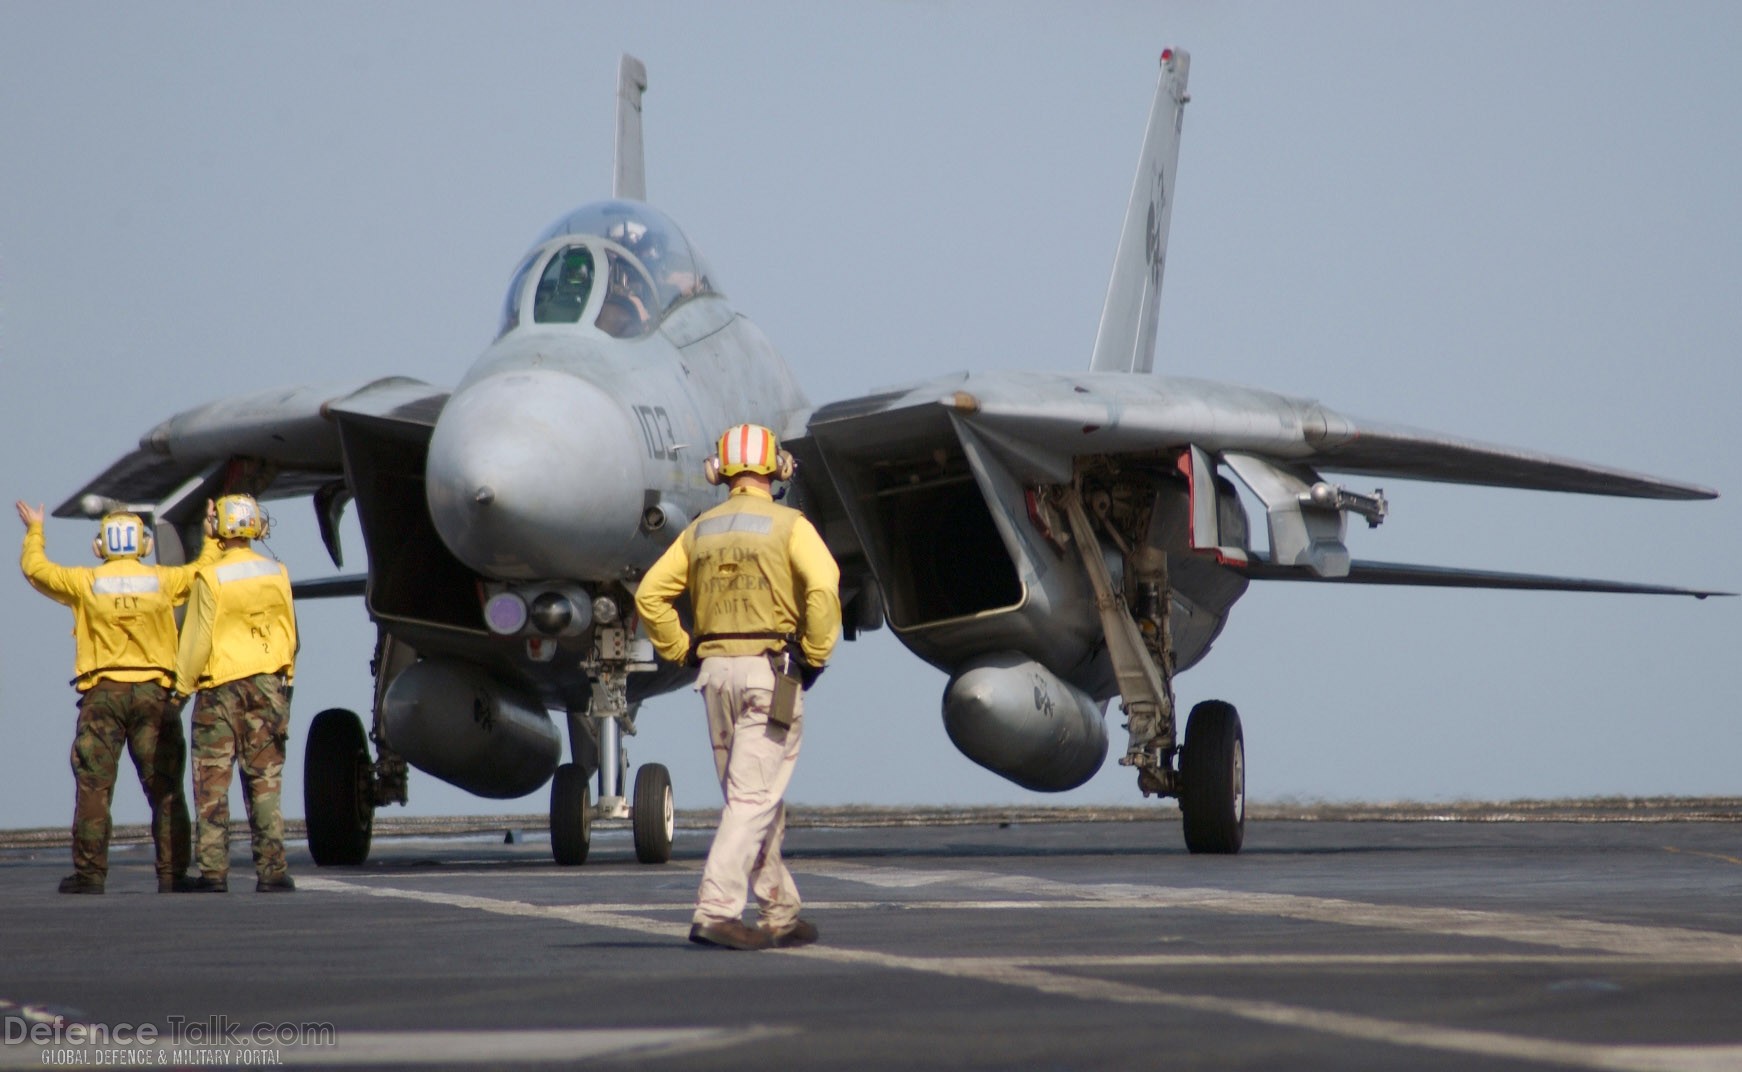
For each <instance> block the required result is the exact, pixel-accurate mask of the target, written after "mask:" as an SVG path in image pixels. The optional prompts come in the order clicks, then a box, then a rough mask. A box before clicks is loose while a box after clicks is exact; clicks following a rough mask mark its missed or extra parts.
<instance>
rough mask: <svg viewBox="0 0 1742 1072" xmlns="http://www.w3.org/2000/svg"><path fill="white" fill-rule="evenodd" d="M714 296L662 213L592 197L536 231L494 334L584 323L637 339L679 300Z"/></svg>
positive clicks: (694, 256)
mask: <svg viewBox="0 0 1742 1072" xmlns="http://www.w3.org/2000/svg"><path fill="white" fill-rule="evenodd" d="M715 293H718V291H716V290H715V289H714V283H713V279H712V276H711V273H710V272H709V271H708V269H707V266H706V265H705V264H704V263H703V261H702V258H701V256H700V255H699V254H698V253H697V252H696V250H695V248H694V247H693V246H691V245H690V242H689V239H688V238H687V237H685V236H684V233H683V232H682V231H681V230H679V229H678V226H677V224H675V223H673V222H672V221H671V219H670V218H668V217H667V216H666V215H665V214H664V213H662V212H660V211H659V210H658V209H655V208H653V207H652V206H650V205H645V204H642V203H641V202H639V201H595V202H593V203H592V204H589V205H583V206H581V207H580V208H578V209H576V210H575V211H573V212H571V213H569V214H568V215H567V216H564V217H563V218H562V219H560V220H558V221H557V222H556V223H554V224H552V225H551V226H550V227H549V228H548V229H547V230H546V231H545V232H544V234H543V235H541V236H539V239H538V242H537V243H536V244H535V245H534V246H533V249H532V252H531V253H529V254H527V256H526V258H525V260H523V261H522V262H521V264H520V267H519V268H518V269H517V270H516V271H515V273H514V281H513V282H512V283H510V284H509V286H508V296H507V300H506V301H505V302H504V305H503V310H502V328H501V331H500V332H498V334H499V335H505V334H507V333H508V332H509V331H512V330H513V329H515V328H517V327H520V326H522V325H525V324H580V323H590V324H592V325H593V326H594V327H597V328H598V329H599V330H601V331H603V332H605V333H606V334H608V335H611V336H613V337H615V338H619V339H633V338H639V337H640V336H642V335H645V334H647V333H648V332H650V331H652V330H653V329H654V328H655V327H657V326H658V324H659V321H660V320H661V319H662V318H663V317H664V316H665V314H666V313H667V312H669V311H670V310H671V309H673V308H675V307H676V306H677V305H678V304H679V303H681V302H683V301H684V300H686V299H688V298H691V297H694V296H696V295H698V294H715Z"/></svg>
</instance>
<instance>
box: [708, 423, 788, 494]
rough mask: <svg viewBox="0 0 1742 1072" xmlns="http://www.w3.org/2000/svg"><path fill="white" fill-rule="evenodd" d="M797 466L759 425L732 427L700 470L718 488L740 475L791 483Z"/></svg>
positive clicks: (726, 431)
mask: <svg viewBox="0 0 1742 1072" xmlns="http://www.w3.org/2000/svg"><path fill="white" fill-rule="evenodd" d="M795 468H797V463H796V462H795V461H794V460H793V457H792V455H791V454H788V453H787V452H786V451H784V450H781V449H780V440H778V439H776V438H774V433H773V432H771V431H769V430H768V429H766V428H764V427H762V426H761V425H760V424H735V425H733V426H732V427H730V428H728V429H726V430H725V431H724V432H723V433H721V435H720V442H719V444H718V445H717V446H716V447H715V449H714V456H713V457H711V458H709V459H708V460H707V461H706V462H705V463H704V464H703V467H702V472H703V475H705V476H706V477H707V478H708V483H710V484H721V483H724V482H725V481H727V480H729V479H731V478H732V477H735V476H737V475H738V474H739V473H758V474H760V475H762V476H772V477H774V478H775V479H777V480H791V479H792V471H793V470H794V469H795Z"/></svg>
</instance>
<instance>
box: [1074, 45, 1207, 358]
mask: <svg viewBox="0 0 1742 1072" xmlns="http://www.w3.org/2000/svg"><path fill="white" fill-rule="evenodd" d="M1191 66H1192V59H1191V57H1190V56H1188V55H1187V54H1186V53H1185V52H1184V51H1182V50H1180V49H1171V48H1170V49H1168V50H1167V51H1165V52H1163V53H1162V54H1161V84H1160V85H1159V86H1157V87H1156V90H1155V104H1154V105H1152V106H1151V107H1150V109H1149V130H1148V132H1147V133H1146V134H1145V135H1144V137H1143V156H1142V157H1141V158H1140V159H1139V160H1138V162H1137V178H1136V179H1135V180H1134V181H1133V182H1132V184H1131V203H1130V204H1129V205H1127V206H1126V208H1125V226H1124V229H1123V230H1121V231H1120V232H1119V252H1118V253H1116V254H1114V256H1113V278H1112V281H1111V282H1109V283H1108V284H1107V304H1106V305H1104V306H1102V307H1101V327H1100V330H1099V331H1097V332H1096V333H1095V356H1094V357H1093V358H1092V359H1091V360H1090V362H1089V368H1090V369H1091V370H1093V371H1095V372H1148V371H1149V370H1150V369H1151V368H1152V367H1153V366H1154V365H1155V325H1156V318H1157V314H1158V312H1159V311H1160V308H1161V270H1162V268H1163V266H1165V265H1166V263H1167V224H1168V220H1169V219H1170V218H1172V216H1173V176H1174V171H1175V169H1176V168H1177V167H1178V165H1179V130H1180V123H1181V122H1182V121H1183V120H1184V119H1185V108H1186V101H1188V100H1190V99H1191V98H1190V97H1189V96H1187V95H1186V76H1187V75H1188V74H1189V73H1190V72H1191Z"/></svg>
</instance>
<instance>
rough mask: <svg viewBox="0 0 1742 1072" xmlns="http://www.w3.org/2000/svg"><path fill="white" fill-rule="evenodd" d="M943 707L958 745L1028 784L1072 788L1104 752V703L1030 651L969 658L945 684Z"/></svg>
mask: <svg viewBox="0 0 1742 1072" xmlns="http://www.w3.org/2000/svg"><path fill="white" fill-rule="evenodd" d="M943 707H944V730H945V731H946V732H948V733H949V735H950V740H951V741H952V742H954V743H955V746H956V748H957V749H958V750H959V751H960V752H961V753H962V754H963V755H964V756H967V757H968V758H969V759H971V760H973V761H974V762H975V763H978V764H980V766H982V767H985V768H986V769H987V770H989V771H992V772H993V773H995V774H999V775H1002V776H1003V777H1005V778H1008V779H1010V780H1011V781H1013V782H1015V783H1016V784H1017V785H1020V786H1022V787H1023V788H1024V789H1033V790H1036V791H1038V792H1043V793H1057V792H1062V791H1063V790H1066V789H1075V788H1076V787H1077V786H1079V785H1082V784H1083V783H1084V782H1086V781H1088V780H1089V779H1090V778H1092V777H1094V774H1095V772H1096V771H1098V770H1100V769H1101V764H1102V762H1103V761H1104V760H1106V758H1107V725H1106V722H1105V720H1104V718H1103V705H1102V704H1100V703H1097V702H1096V701H1095V700H1094V698H1093V697H1091V696H1090V695H1089V694H1088V693H1086V692H1084V691H1083V690H1081V689H1079V688H1077V687H1075V686H1073V685H1070V684H1068V683H1066V682H1064V681H1061V680H1059V678H1058V677H1057V676H1056V675H1055V674H1053V672H1052V671H1050V670H1048V669H1047V668H1046V667H1044V666H1042V665H1041V664H1040V663H1038V662H1035V661H1034V660H1033V659H1030V658H1028V657H1027V656H1026V655H1021V654H1018V653H1016V652H998V653H996V654H992V655H983V656H981V657H979V658H978V659H975V660H974V661H972V662H970V663H968V664H967V665H966V666H965V667H963V668H962V669H961V670H959V671H957V672H956V675H955V676H954V677H952V678H951V679H950V683H949V685H948V686H946V687H945V689H944V703H943Z"/></svg>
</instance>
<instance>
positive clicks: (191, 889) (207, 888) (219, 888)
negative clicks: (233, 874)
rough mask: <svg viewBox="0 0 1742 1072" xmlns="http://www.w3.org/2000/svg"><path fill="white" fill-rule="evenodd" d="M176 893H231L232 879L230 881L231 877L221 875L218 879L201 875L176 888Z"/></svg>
mask: <svg viewBox="0 0 1742 1072" xmlns="http://www.w3.org/2000/svg"><path fill="white" fill-rule="evenodd" d="M175 892H177V893H229V892H230V879H229V876H227V875H221V876H219V877H217V878H213V877H212V876H210V875H201V876H200V877H199V878H191V879H188V880H187V881H186V882H184V883H182V884H181V885H180V886H178V887H176V891H175Z"/></svg>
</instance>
